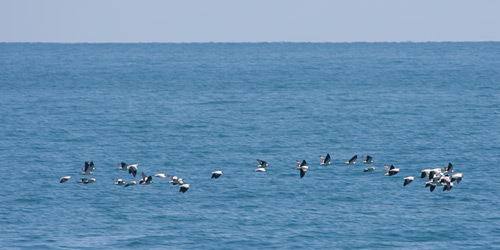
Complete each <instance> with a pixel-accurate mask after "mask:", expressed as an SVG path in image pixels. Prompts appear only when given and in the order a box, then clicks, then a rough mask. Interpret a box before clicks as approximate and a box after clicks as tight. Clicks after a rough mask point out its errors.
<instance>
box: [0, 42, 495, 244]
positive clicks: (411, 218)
mask: <svg viewBox="0 0 500 250" xmlns="http://www.w3.org/2000/svg"><path fill="white" fill-rule="evenodd" d="M0 116H1V122H0V160H1V162H2V163H3V164H2V165H3V166H2V184H1V187H2V188H1V189H0V248H1V249H10V248H29V249H95V248H106V249H131V248H134V249H190V248H191V249H257V248H259V249H314V248H316V249H402V248H404V249H442V248H448V247H450V248H454V249H499V248H500V200H499V198H500V197H499V196H500V195H499V190H500V184H499V182H498V178H499V174H498V172H497V171H496V170H497V168H498V160H499V159H500V133H499V124H500V43H495V42H492V43H345V44H343V43H339V44H329V43H325V44H320V43H311V44H307V43H255V44H253V43H249V44H245V43H241V44H222V43H221V44H219V43H206V44H38V43H35V44H22V43H19V44H18V43H13V44H10V43H4V44H0ZM327 153H330V154H331V155H332V165H330V166H320V165H319V162H320V159H319V156H320V155H323V156H324V155H326V154H327ZM355 154H357V155H358V156H359V158H361V157H360V156H361V155H367V154H368V155H371V156H373V158H374V161H375V162H374V163H373V164H370V165H365V164H362V161H360V160H361V159H358V163H357V164H356V165H353V166H347V165H345V164H344V162H345V161H347V160H348V159H349V158H350V157H351V156H353V155H355ZM256 159H263V160H266V161H267V162H269V164H270V166H269V168H268V172H267V173H256V172H254V171H253V170H254V169H255V168H256V166H257V164H258V163H257V161H256ZM303 159H305V160H307V161H308V163H309V166H310V169H309V171H308V172H307V174H306V175H305V177H304V178H303V179H300V178H299V173H298V171H297V170H295V161H296V160H299V161H301V160H303ZM85 161H94V163H95V166H96V170H95V171H94V174H93V175H92V177H94V178H96V180H97V181H96V182H95V183H93V184H89V185H84V184H80V183H78V180H79V179H80V178H83V176H81V175H79V173H80V168H82V167H83V165H84V162H85ZM121 161H124V162H127V163H129V164H132V163H138V164H139V172H141V171H143V172H145V173H146V174H148V175H149V174H156V173H166V174H169V175H177V176H180V177H184V179H185V182H186V183H190V184H191V188H190V189H189V191H188V192H186V193H184V194H181V193H179V192H178V187H176V186H173V185H171V184H168V181H167V180H162V179H159V178H155V179H154V183H153V184H152V185H149V186H143V185H136V186H132V187H127V188H124V187H123V186H116V185H113V184H114V181H113V180H112V179H113V178H123V179H125V180H126V181H131V180H133V179H135V180H138V179H139V177H137V178H132V177H131V176H130V175H129V174H127V173H126V171H120V170H119V169H118V166H117V164H118V163H119V162H121ZM448 162H452V163H453V164H454V166H455V169H456V171H457V172H461V173H464V179H463V181H462V182H461V183H460V184H458V185H456V186H455V187H454V188H453V189H452V190H451V191H449V192H443V191H442V189H441V188H438V189H436V190H435V191H434V192H432V193H431V192H429V189H426V188H424V182H425V181H424V180H421V179H420V178H418V179H416V180H415V181H414V182H413V183H411V184H410V185H408V186H406V187H403V179H402V178H403V177H405V176H410V175H412V176H415V177H419V175H420V170H422V169H424V168H438V167H441V166H442V165H443V164H447V163H448ZM384 164H388V165H390V164H394V165H395V166H396V167H398V168H400V169H401V171H400V173H399V174H398V175H396V176H391V177H388V176H384V173H385V170H384V169H383V165H384ZM372 165H373V166H375V167H376V168H377V169H376V170H375V171H374V172H371V173H363V171H362V169H363V168H365V167H368V166H372ZM214 170H223V171H224V174H223V175H222V177H221V178H219V179H217V180H213V179H210V172H212V171H214ZM66 175H71V176H73V178H72V179H71V180H70V181H68V182H66V183H63V184H60V183H59V178H61V177H62V176H66Z"/></svg>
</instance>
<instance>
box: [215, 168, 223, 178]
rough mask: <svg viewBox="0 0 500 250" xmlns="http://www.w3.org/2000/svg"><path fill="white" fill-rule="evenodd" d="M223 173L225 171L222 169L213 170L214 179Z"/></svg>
mask: <svg viewBox="0 0 500 250" xmlns="http://www.w3.org/2000/svg"><path fill="white" fill-rule="evenodd" d="M222 173H224V172H223V171H220V170H217V171H213V172H212V179H214V178H215V179H217V178H219V177H220V176H221V175H222Z"/></svg>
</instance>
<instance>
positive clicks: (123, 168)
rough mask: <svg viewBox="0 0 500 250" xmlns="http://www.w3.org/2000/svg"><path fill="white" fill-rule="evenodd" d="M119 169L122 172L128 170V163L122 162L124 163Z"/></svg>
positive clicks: (120, 164)
mask: <svg viewBox="0 0 500 250" xmlns="http://www.w3.org/2000/svg"><path fill="white" fill-rule="evenodd" d="M118 167H119V169H120V170H127V163H125V162H123V161H122V162H120V163H118Z"/></svg>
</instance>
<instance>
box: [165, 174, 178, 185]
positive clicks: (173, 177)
mask: <svg viewBox="0 0 500 250" xmlns="http://www.w3.org/2000/svg"><path fill="white" fill-rule="evenodd" d="M167 177H168V178H170V181H169V183H172V185H177V184H179V182H178V181H177V180H178V179H179V177H177V176H175V175H169V176H167Z"/></svg>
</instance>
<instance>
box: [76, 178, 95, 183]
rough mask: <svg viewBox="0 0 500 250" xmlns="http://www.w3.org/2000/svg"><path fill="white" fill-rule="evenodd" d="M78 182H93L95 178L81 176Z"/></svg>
mask: <svg viewBox="0 0 500 250" xmlns="http://www.w3.org/2000/svg"><path fill="white" fill-rule="evenodd" d="M79 182H80V183H83V184H89V183H94V182H95V178H83V179H81V180H80V181H79Z"/></svg>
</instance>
